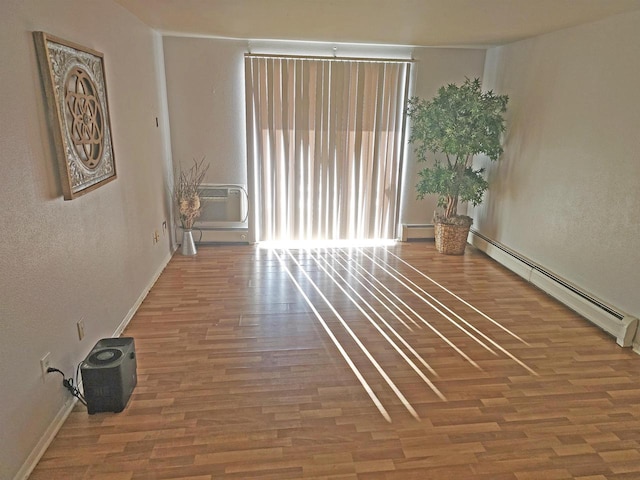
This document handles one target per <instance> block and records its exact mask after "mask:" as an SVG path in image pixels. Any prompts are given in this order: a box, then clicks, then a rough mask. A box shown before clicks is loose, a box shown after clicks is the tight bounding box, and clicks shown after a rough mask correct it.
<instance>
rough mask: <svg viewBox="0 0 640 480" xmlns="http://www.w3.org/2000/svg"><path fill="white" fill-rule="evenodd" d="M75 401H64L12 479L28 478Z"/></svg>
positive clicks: (72, 398) (25, 479)
mask: <svg viewBox="0 0 640 480" xmlns="http://www.w3.org/2000/svg"><path fill="white" fill-rule="evenodd" d="M77 401H78V400H77V399H76V398H75V397H71V398H69V400H68V401H67V402H65V404H64V405H63V406H62V408H61V409H60V410H59V411H58V413H57V414H56V416H55V417H54V419H53V421H52V422H51V424H50V425H49V426H48V427H47V430H46V431H45V432H44V433H43V434H42V436H41V437H40V440H39V441H38V443H37V444H36V446H35V447H34V448H33V450H32V451H31V453H30V454H29V456H28V457H27V459H26V460H25V462H24V463H23V464H22V467H20V470H18V473H16V475H15V477H13V479H14V480H27V478H29V475H31V472H33V469H34V468H36V465H37V464H38V462H39V461H40V459H41V458H42V456H43V455H44V452H46V451H47V448H49V445H51V442H52V441H53V439H54V438H55V436H56V434H57V433H58V430H60V428H61V427H62V425H63V424H64V421H65V420H66V419H67V417H68V416H69V414H70V413H71V410H73V407H74V406H75V404H76V402H77Z"/></svg>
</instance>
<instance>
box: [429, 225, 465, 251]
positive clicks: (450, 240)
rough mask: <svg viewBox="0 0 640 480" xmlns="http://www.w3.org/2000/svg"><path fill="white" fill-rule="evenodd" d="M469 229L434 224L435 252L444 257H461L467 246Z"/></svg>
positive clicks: (463, 226)
mask: <svg viewBox="0 0 640 480" xmlns="http://www.w3.org/2000/svg"><path fill="white" fill-rule="evenodd" d="M470 228H471V226H470V225H468V226H467V225H462V226H460V225H447V224H445V223H436V224H435V233H436V250H437V251H438V252H440V253H443V254H445V255H462V254H463V253H464V249H465V247H466V246H467V237H468V236H469V229H470Z"/></svg>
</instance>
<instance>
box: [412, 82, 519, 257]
mask: <svg viewBox="0 0 640 480" xmlns="http://www.w3.org/2000/svg"><path fill="white" fill-rule="evenodd" d="M508 101H509V97H508V96H507V95H496V94H494V93H493V92H492V91H488V92H482V90H481V86H480V80H479V79H478V78H476V79H474V80H470V79H468V78H467V79H466V80H465V82H464V83H463V84H462V85H460V86H458V85H455V84H449V85H447V86H443V87H440V89H439V90H438V94H437V95H436V96H435V97H434V98H433V99H431V100H424V99H420V98H418V97H413V98H411V99H410V100H409V102H408V105H407V110H406V113H407V116H408V117H409V118H410V119H411V134H410V136H409V143H412V144H415V145H416V147H415V152H416V155H417V159H418V161H419V162H427V161H430V160H431V157H433V166H429V167H425V168H423V169H422V170H421V171H420V172H419V173H418V174H419V176H420V179H419V182H418V184H417V185H416V190H417V193H418V199H423V198H424V197H425V195H427V194H436V195H438V207H440V208H442V209H443V211H442V212H436V214H435V217H434V224H435V235H436V249H437V250H438V251H439V252H440V253H444V254H449V255H461V254H463V253H464V249H465V246H466V243H467V236H468V234H469V229H470V228H471V223H472V219H471V217H469V216H467V215H458V203H459V202H471V203H472V204H473V205H478V204H479V203H480V202H481V201H482V196H483V195H484V192H485V191H486V190H487V188H488V186H489V185H488V183H487V181H486V180H485V179H484V178H483V176H482V174H483V171H484V169H478V170H474V169H473V167H472V166H471V162H472V159H473V156H474V155H477V154H485V155H486V156H488V157H489V158H490V159H491V160H497V159H498V157H499V156H500V154H501V153H502V151H503V150H502V146H501V145H500V143H501V142H500V140H501V133H502V132H504V129H505V127H504V117H503V114H504V113H505V112H506V110H507V102H508Z"/></svg>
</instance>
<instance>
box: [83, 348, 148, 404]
mask: <svg viewBox="0 0 640 480" xmlns="http://www.w3.org/2000/svg"><path fill="white" fill-rule="evenodd" d="M136 368H137V364H136V351H135V344H134V341H133V338H132V337H120V338H103V339H102V340H100V341H99V342H98V343H96V344H95V346H94V347H93V349H92V350H91V351H90V352H89V355H87V358H85V359H84V361H83V362H82V364H81V366H80V371H81V372H82V387H83V390H84V398H85V400H86V401H87V409H88V410H89V414H90V415H93V414H94V413H97V412H121V411H122V410H124V407H125V406H126V405H127V402H128V401H129V397H131V392H133V389H134V387H135V386H136V383H137V382H138V379H137V376H136Z"/></svg>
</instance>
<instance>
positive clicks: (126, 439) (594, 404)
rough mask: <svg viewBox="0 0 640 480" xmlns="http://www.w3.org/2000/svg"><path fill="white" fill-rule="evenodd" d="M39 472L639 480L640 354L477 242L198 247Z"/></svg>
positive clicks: (159, 291)
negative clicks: (131, 368)
mask: <svg viewBox="0 0 640 480" xmlns="http://www.w3.org/2000/svg"><path fill="white" fill-rule="evenodd" d="M125 335H127V336H133V337H135V342H136V351H137V354H138V375H139V380H138V386H137V387H136V389H135V391H134V394H133V395H132V397H131V400H130V402H129V404H128V406H127V408H126V409H125V411H124V412H122V413H119V414H113V413H100V414H96V415H92V416H89V415H88V414H87V412H86V408H85V407H82V406H79V405H78V406H76V407H75V408H74V410H73V412H72V413H71V415H70V417H69V419H68V420H67V421H66V423H65V424H64V426H63V427H62V429H61V430H60V432H59V433H58V435H57V437H56V439H55V440H54V441H53V443H52V444H51V446H50V447H49V449H48V450H47V452H46V454H45V455H44V457H43V458H42V459H41V461H40V463H39V464H38V466H37V468H36V469H35V471H34V472H33V474H32V476H31V478H32V479H33V480H39V479H46V480H50V479H65V480H66V479H118V480H129V479H168V478H174V479H178V478H179V479H185V480H186V479H191V480H207V479H221V478H224V479H253V478H259V479H276V480H281V479H294V478H315V479H344V480H347V479H359V480H365V479H366V480H378V479H388V480H390V479H402V480H406V479H420V480H423V479H453V478H455V479H461V480H462V479H487V480H488V479H491V480H507V479H509V480H532V479H556V480H557V479H571V478H577V479H583V480H587V479H588V480H601V479H640V357H639V356H637V355H635V354H634V353H632V352H631V351H630V350H629V349H621V348H619V347H618V346H617V345H616V344H615V341H614V340H613V339H612V338H610V337H608V336H607V335H606V334H604V333H603V332H601V331H600V330H598V329H597V328H595V327H594V326H592V325H591V324H589V323H588V322H587V321H585V320H583V319H582V318H581V317H579V316H578V315H576V314H574V313H573V312H571V311H570V310H568V309H567V308H565V307H563V306H562V305H560V304H559V303H557V302H556V301H555V300H553V299H551V298H550V297H548V296H546V295H545V294H544V293H542V292H540V291H538V290H537V289H535V288H533V287H532V286H530V285H529V284H527V283H526V282H524V281H523V280H521V279H520V278H519V277H517V276H515V275H514V274H512V273H510V272H508V271H506V270H505V269H503V268H502V267H501V266H499V265H498V264H496V263H495V262H493V261H492V260H490V259H488V258H487V257H486V256H484V255H483V254H481V253H480V252H478V251H477V250H475V249H473V248H469V249H468V250H467V253H466V254H465V255H464V256H461V257H451V256H441V255H438V254H436V253H435V251H434V247H433V244H432V243H410V244H398V245H396V246H392V247H387V248H376V249H373V248H364V249H352V250H347V249H343V250H331V251H319V252H318V251H290V252H287V251H267V250H259V249H257V248H255V247H252V246H205V247H200V249H199V252H198V255H197V257H195V258H190V257H182V256H180V255H178V254H177V255H176V256H175V257H174V258H173V259H172V260H171V262H170V263H169V265H168V266H167V268H166V270H165V271H164V273H163V274H162V276H161V277H160V279H159V280H158V282H157V283H156V285H155V286H154V287H153V289H152V290H151V292H150V294H149V295H148V297H147V298H146V300H145V301H144V303H143V304H142V306H141V308H140V309H139V311H138V312H137V314H136V315H135V317H134V319H133V320H132V322H131V324H130V325H129V327H128V328H127V330H126V331H125Z"/></svg>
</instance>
